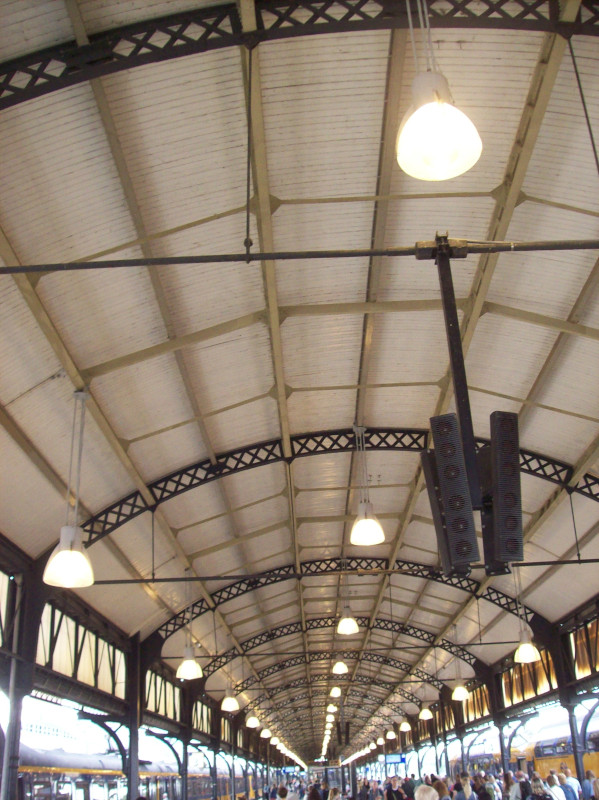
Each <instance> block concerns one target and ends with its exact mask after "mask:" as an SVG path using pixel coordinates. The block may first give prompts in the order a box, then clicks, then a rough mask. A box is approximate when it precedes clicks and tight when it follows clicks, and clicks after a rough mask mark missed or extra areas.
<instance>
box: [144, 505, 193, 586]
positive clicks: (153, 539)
mask: <svg viewBox="0 0 599 800" xmlns="http://www.w3.org/2000/svg"><path fill="white" fill-rule="evenodd" d="M151 513H152V580H154V578H155V577H156V560H155V559H156V550H155V547H154V544H155V538H154V537H155V531H154V518H155V514H156V509H155V508H154V509H152V512H151ZM185 571H186V572H187V570H185ZM186 577H187V576H186Z"/></svg>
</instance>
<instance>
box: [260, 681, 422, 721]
mask: <svg viewBox="0 0 599 800" xmlns="http://www.w3.org/2000/svg"><path fill="white" fill-rule="evenodd" d="M329 682H331V676H330V675H326V674H323V675H312V676H311V677H310V680H308V679H307V678H306V676H305V675H304V676H302V677H301V678H295V680H292V681H289V682H288V683H285V684H280V685H278V686H273V687H272V688H269V690H268V694H267V693H266V692H264V693H263V694H261V695H259V696H258V697H254V698H253V699H252V700H251V701H250V702H249V703H248V704H247V706H246V708H245V710H246V711H247V710H249V709H252V710H253V709H256V708H258V707H260V706H261V705H264V704H265V703H270V702H271V701H272V698H273V697H276V695H278V694H282V693H283V692H288V691H290V690H292V689H299V688H301V687H305V686H311V687H312V692H313V694H314V693H320V689H319V688H318V686H316V687H315V684H319V683H329ZM335 683H349V684H360V686H366V687H369V686H372V685H373V684H375V683H376V685H377V686H380V687H381V688H382V689H385V690H392V689H393V688H394V686H395V684H391V683H385V682H381V681H379V680H377V681H374V680H372V678H369V677H368V676H366V675H360V674H358V675H356V676H355V677H354V678H350V676H349V675H335ZM325 691H326V689H325ZM350 692H351V690H350ZM356 694H358V693H356ZM307 697H308V695H307V694H306V695H300V696H298V697H297V698H296V699H297V700H305V699H306V698H307ZM410 702H411V701H410ZM419 702H420V701H419ZM377 705H380V703H378V704H377ZM385 707H386V708H390V709H391V710H392V711H394V712H397V713H398V714H404V713H405V711H404V710H403V709H402V707H401V706H400V705H397V704H395V703H385ZM276 708H277V707H275V708H274V709H273V710H275V711H276Z"/></svg>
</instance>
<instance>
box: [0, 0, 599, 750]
mask: <svg viewBox="0 0 599 800" xmlns="http://www.w3.org/2000/svg"><path fill="white" fill-rule="evenodd" d="M407 10H408V8H407V6H406V4H405V2H404V0H397V2H389V0H369V1H368V2H365V0H327V2H324V0H297V1H295V2H292V1H291V0H280V1H279V0H275V1H274V2H265V0H240V2H239V3H238V4H237V5H235V4H230V5H219V4H218V3H217V4H214V3H210V2H205V1H204V0H170V1H169V2H167V1H166V0H152V2H133V0H131V1H130V2H122V0H60V1H59V2H57V1H56V0H35V2H34V0H21V1H20V2H14V0H13V1H12V2H11V1H10V0H2V1H1V2H0V17H1V19H2V25H1V26H0V60H1V61H2V63H1V64H0V186H1V192H0V257H1V260H2V264H3V267H4V269H3V274H1V275H0V285H1V293H0V310H1V314H0V363H1V369H0V403H1V408H0V415H1V417H0V418H1V422H2V425H1V428H0V437H1V445H2V449H1V452H2V457H1V459H0V481H1V486H2V490H1V499H0V533H2V535H3V536H4V537H5V538H6V539H7V540H9V541H11V542H13V543H15V544H16V545H18V546H19V547H20V548H21V549H22V550H24V551H25V552H26V553H27V554H28V555H29V556H31V557H33V558H40V557H42V556H43V555H44V554H46V553H47V552H48V551H49V549H50V548H51V547H52V546H54V545H55V544H56V542H57V541H58V536H59V531H60V528H61V526H62V525H63V524H64V517H65V494H66V484H67V481H68V470H69V457H70V443H71V424H72V414H73V405H74V400H73V393H74V392H75V391H78V390H82V389H85V390H86V391H87V393H88V395H87V418H86V425H85V434H84V445H83V455H82V477H81V509H80V511H81V523H82V525H83V529H84V532H85V538H86V540H87V542H88V543H90V546H89V548H88V550H87V552H88V554H89V556H90V558H91V561H92V563H93V567H94V571H95V577H96V581H97V583H96V585H94V586H92V587H90V588H87V589H80V590H77V593H78V594H79V595H80V597H81V598H83V599H84V600H85V601H86V602H87V603H89V604H90V605H91V606H92V607H93V608H94V609H96V610H97V611H98V612H100V613H101V614H102V615H104V616H105V617H106V618H108V619H109V620H110V621H111V622H113V623H114V624H115V625H116V626H118V627H119V628H120V629H121V630H123V631H124V632H125V633H126V634H127V635H133V634H135V633H139V634H140V636H141V639H142V641H144V640H145V639H147V638H148V637H149V636H151V635H152V634H153V633H154V632H156V631H159V632H160V634H161V635H162V636H163V638H164V644H163V647H162V651H161V655H162V658H163V659H164V661H165V663H166V664H168V665H170V666H172V667H173V669H175V668H176V666H177V663H178V660H179V659H180V657H181V656H182V654H183V647H184V644H185V630H186V624H185V623H187V622H188V616H189V615H187V614H183V615H182V614H181V612H182V611H184V609H186V608H187V607H188V605H189V601H190V600H191V601H192V602H194V603H195V604H196V605H195V606H194V615H193V616H194V619H193V621H192V622H191V625H190V627H191V634H192V639H193V642H194V647H195V652H196V654H197V656H198V659H199V661H200V662H201V663H202V665H203V666H204V667H205V668H206V673H207V675H208V677H207V680H206V689H207V691H208V693H211V694H212V695H213V696H214V697H215V698H218V699H220V698H221V697H222V694H223V691H224V689H225V688H226V687H227V685H228V684H229V683H232V684H233V685H235V686H237V687H238V691H240V689H243V691H242V692H240V699H241V705H242V708H243V707H245V706H247V705H248V704H252V708H253V709H254V710H255V711H256V713H257V715H258V716H259V718H260V720H261V722H263V723H264V722H268V724H269V727H270V728H271V730H272V732H273V734H274V733H276V734H277V735H278V736H280V737H281V738H282V740H283V741H285V743H286V744H287V745H288V746H289V747H290V748H291V749H292V750H294V751H295V752H297V753H298V754H299V755H300V756H302V757H303V758H304V759H307V758H313V757H314V756H317V755H318V754H319V753H320V750H321V744H322V738H323V732H324V725H325V706H326V703H327V702H328V691H329V689H330V687H331V686H332V685H334V681H333V678H332V676H331V668H332V665H333V663H334V661H335V660H336V659H337V657H338V656H339V654H340V653H341V652H342V651H345V657H346V662H347V665H348V667H349V672H348V676H347V677H346V678H344V679H343V680H342V686H343V699H344V705H345V711H344V715H345V716H344V721H348V722H349V723H350V738H351V745H350V746H348V747H346V748H345V749H344V752H345V753H346V754H348V753H349V752H352V751H353V750H354V749H356V748H357V747H359V746H363V745H364V743H365V742H367V741H368V738H365V736H366V734H365V731H370V730H374V729H375V728H376V730H384V729H385V725H386V722H387V721H389V720H395V721H398V720H399V718H400V717H401V716H402V714H404V713H408V714H416V713H417V711H418V708H419V707H420V706H421V705H422V704H426V703H429V702H431V701H433V700H434V699H436V698H438V696H439V688H440V686H441V685H442V684H450V685H451V682H452V681H453V680H454V678H455V677H456V674H457V672H458V671H459V673H460V675H461V677H463V678H472V677H473V676H474V674H475V670H476V664H477V663H479V662H480V663H482V664H494V663H496V662H497V661H498V660H499V659H501V658H503V657H505V656H509V655H510V654H511V653H512V652H513V650H514V644H513V641H514V640H515V639H517V638H518V620H517V617H516V615H515V613H514V611H515V604H514V602H513V601H514V597H515V596H516V593H517V592H518V587H517V580H516V577H517V575H519V576H520V583H521V597H520V599H521V602H522V604H523V613H525V614H532V613H533V612H536V614H538V615H539V616H540V617H543V618H544V619H546V620H548V621H549V622H551V623H553V622H556V621H558V620H560V619H561V618H563V617H564V615H567V614H568V613H570V612H571V611H573V610H574V609H576V608H578V607H579V606H581V605H582V604H584V603H585V602H587V601H588V600H589V599H591V598H592V597H593V596H594V595H595V593H596V591H597V580H596V576H597V565H596V564H595V565H593V564H587V565H584V564H583V565H580V566H572V565H561V566H555V565H554V566H551V565H547V564H545V565H541V566H523V567H519V568H517V569H515V570H514V573H513V574H508V575H503V576H495V577H490V578H489V577H487V576H486V575H485V571H484V569H483V568H482V567H480V566H479V567H476V568H475V569H474V570H473V571H472V574H471V576H470V577H469V578H468V579H450V578H444V577H443V576H442V575H441V574H440V572H439V570H438V569H437V568H438V566H439V563H440V561H439V551H438V546H437V540H436V536H435V528H434V526H433V521H432V515H431V509H430V505H429V502H428V498H427V493H426V490H425V485H424V480H423V476H422V472H421V467H420V451H421V450H422V449H423V448H424V447H426V446H427V444H429V439H428V430H429V429H430V423H429V418H430V417H431V416H433V415H438V414H441V413H445V412H446V411H451V410H453V409H454V400H453V398H454V393H453V385H452V382H451V379H450V373H449V357H448V350H447V342H446V335H445V327H444V319H443V313H442V307H441V293H440V288H439V281H438V276H437V270H436V267H435V263H434V260H432V259H428V260H427V259H424V260H417V259H416V258H415V257H414V256H413V255H412V256H406V257H399V256H389V255H387V254H385V255H377V254H373V253H372V252H371V251H373V250H374V251H376V252H378V251H384V250H386V249H389V248H395V247H406V248H413V247H414V245H415V243H416V242H421V241H433V240H434V239H435V234H436V233H437V232H440V233H445V232H447V233H448V235H449V237H450V238H454V239H463V240H467V241H469V242H477V241H478V242H480V241H483V242H484V241H515V242H518V241H528V242H530V241H540V240H543V241H547V240H583V239H584V240H586V239H589V240H591V239H595V240H596V239H598V238H599V173H598V170H599V162H598V160H597V151H596V145H594V144H593V139H592V135H591V134H592V133H594V136H595V142H597V141H599V47H598V44H599V39H598V38H597V36H598V34H599V17H598V13H597V4H596V3H595V2H593V1H592V0H585V2H582V3H581V2H580V0H565V2H563V3H561V4H560V3H558V2H556V0H535V2H530V1H529V0H510V2H504V1H503V0H471V2H462V1H461V0H460V2H458V0H429V4H428V16H429V19H430V26H431V32H430V38H431V47H432V52H433V54H434V56H435V59H436V62H437V65H438V69H439V70H440V71H441V72H442V73H443V74H444V75H445V77H446V78H447V80H448V83H449V86H450V89H451V92H452V95H453V99H454V101H455V103H456V105H457V106H458V107H459V108H460V109H461V110H462V111H464V112H465V113H466V114H467V115H468V116H469V117H470V119H471V120H472V121H473V123H474V124H475V126H476V128H477V130H478V132H479V134H480V137H481V140H482V143H483V150H482V155H481V157H480V160H479V161H478V162H477V164H476V165H475V166H474V167H473V168H472V169H470V170H469V171H468V172H466V173H465V174H463V175H462V176H460V177H456V178H453V179H451V180H447V181H442V182H437V181H421V180H417V179H415V178H413V177H409V176H408V175H407V174H406V173H405V172H403V171H402V170H401V169H400V168H399V166H398V164H397V161H396V155H395V140H396V136H397V131H398V127H399V125H400V122H401V120H402V118H403V117H404V115H405V113H406V111H407V110H408V108H409V106H410V104H411V95H410V85H411V82H412V79H413V78H414V75H415V70H416V67H415V63H414V58H413V53H412V48H411V43H410V35H409V30H408V15H407ZM410 11H411V13H412V17H413V19H414V22H415V25H416V30H415V36H414V38H415V45H416V50H417V53H418V56H419V58H420V60H421V67H423V65H424V61H423V57H424V50H425V48H424V44H425V37H423V35H422V34H421V31H420V27H419V22H418V14H417V4H416V2H414V3H413V4H412V6H411V8H410ZM248 109H249V111H250V113H248ZM248 145H249V147H250V149H251V159H250V162H249V163H248ZM248 181H249V182H248ZM348 250H356V251H361V254H351V253H350V254H347V253H344V252H343V251H348ZM246 251H247V253H249V254H250V256H251V257H250V258H246V257H245V254H246ZM306 251H334V254H333V255H331V254H329V255H331V257H324V256H321V257H313V258H309V259H308V258H305V257H304V256H303V254H305V252H306ZM260 253H269V254H275V255H274V256H273V255H270V256H268V257H265V258H260V257H258V258H257V259H256V258H253V256H254V255H255V254H260ZM223 254H233V256H234V257H233V258H231V259H228V260H227V259H221V258H219V256H221V255H223ZM277 254H280V256H279V257H277ZM198 256H213V257H214V260H213V261H210V260H209V259H208V260H206V259H205V260H204V261H199V262H196V263H194V262H193V261H192V257H198ZM283 256H285V257H283ZM598 256H599V253H598V251H597V250H596V249H591V248H589V249H582V250H564V251H549V252H537V251H531V252H505V253H501V254H492V253H487V254H475V253H470V254H469V255H468V256H467V257H466V258H454V259H452V261H451V266H452V271H453V280H454V286H455V294H456V298H457V308H458V316H459V322H460V325H461V333H462V341H463V348H464V353H465V364H466V373H467V382H468V387H469V399H470V404H471V409H472V418H473V424H474V434H475V436H476V437H477V439H485V438H488V437H489V415H490V413H491V412H492V411H494V410H498V409H499V410H503V411H511V412H516V413H517V414H518V415H519V422H520V447H521V448H522V453H523V455H522V469H523V471H522V497H523V499H522V503H523V514H524V540H525V548H524V554H525V561H527V562H530V561H534V562H539V561H542V562H551V561H554V560H567V559H571V558H574V557H576V554H577V547H578V552H579V553H580V555H581V557H582V558H583V559H592V558H596V557H599V536H598V535H597V532H598V531H599V502H598V499H599V489H598V486H599V383H598V376H599V369H598V367H599V290H598V286H599V280H598V276H599V261H598ZM131 260H134V261H133V264H132V263H131ZM72 262H75V263H77V264H78V265H79V266H80V267H81V266H82V265H83V266H89V262H101V263H100V264H99V265H97V266H96V267H94V268H89V269H79V268H78V269H72V270H71V269H62V268H60V265H65V264H70V263H72ZM19 266H22V267H32V266H36V267H37V269H36V270H24V271H20V272H19V271H10V270H7V269H6V268H14V267H19ZM354 425H359V426H363V427H364V428H365V429H366V430H365V436H366V474H367V476H368V477H367V480H368V483H369V486H370V499H371V502H372V503H373V506H374V510H375V513H376V514H377V515H378V517H379V520H380V521H381V523H382V526H383V529H384V533H385V541H384V543H382V544H379V545H377V546H375V547H370V548H364V547H357V546H354V545H351V544H350V539H349V537H350V530H351V526H352V522H353V519H354V517H355V515H356V513H357V510H358V499H359V489H360V481H361V474H362V473H361V471H360V469H359V463H358V462H359V459H358V458H357V457H356V452H355V437H354V433H353V426H354ZM264 443H266V444H264ZM573 521H575V525H576V533H577V540H578V545H577V543H576V537H575V530H574V525H573ZM480 535H481V534H480V531H479V539H480ZM481 554H482V546H481ZM481 557H482V555H481ZM389 565H391V566H392V568H393V570H394V574H393V575H392V576H391V577H390V575H389V569H388V567H389ZM516 573H517V575H516ZM186 574H187V575H190V576H191V577H199V578H200V580H197V581H195V582H193V583H191V584H190V585H191V593H190V595H188V589H187V585H188V584H185V583H183V582H175V580H174V579H176V578H183V577H184V576H185V575H186ZM153 575H154V576H155V577H156V578H160V579H165V578H166V579H173V580H172V581H171V582H168V581H165V582H151V581H150V582H148V583H133V582H127V581H129V580H130V579H135V580H137V579H148V580H149V579H151V578H152V576H153ZM109 580H111V581H114V580H117V581H118V580H122V581H124V582H122V583H116V584H111V585H107V584H101V581H109ZM231 587H233V588H231ZM345 596H347V597H348V600H349V604H350V607H351V610H352V612H353V613H354V615H355V616H357V617H358V618H359V619H358V622H359V632H358V633H357V634H354V635H352V636H348V637H342V636H340V635H338V634H337V633H336V624H335V620H336V618H337V617H338V616H339V615H340V613H341V612H342V610H343V608H342V607H343V599H342V598H343V597H345ZM477 598H478V599H477ZM211 609H215V610H214V614H213V613H212V611H211ZM177 615H178V616H177ZM213 616H214V617H215V623H216V625H215V627H216V642H215V634H214V630H213V627H214V626H213ZM434 643H437V645H438V646H437V647H432V646H431V645H433V644H434ZM455 644H459V645H461V646H462V648H461V649H460V648H455V647H452V645H455ZM232 648H235V649H236V650H237V653H238V654H239V653H241V652H243V651H245V655H244V656H243V657H240V656H239V655H238V656H237V657H236V658H224V659H223V660H222V662H219V664H216V665H212V666H213V669H210V664H211V660H212V657H213V656H214V655H215V654H222V653H224V652H226V651H229V650H231V649H232ZM476 659H478V662H477V661H476ZM216 667H219V668H218V669H217V668H216ZM240 684H241V686H240ZM282 687H287V688H282ZM373 722H374V723H376V724H375V726H374V728H373V727H369V726H371V724H372V723H373Z"/></svg>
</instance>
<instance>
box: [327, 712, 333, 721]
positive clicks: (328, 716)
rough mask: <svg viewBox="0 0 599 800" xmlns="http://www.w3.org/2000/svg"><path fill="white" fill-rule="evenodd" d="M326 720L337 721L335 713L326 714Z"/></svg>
mask: <svg viewBox="0 0 599 800" xmlns="http://www.w3.org/2000/svg"><path fill="white" fill-rule="evenodd" d="M326 721H327V722H335V717H334V716H333V714H327V715H326Z"/></svg>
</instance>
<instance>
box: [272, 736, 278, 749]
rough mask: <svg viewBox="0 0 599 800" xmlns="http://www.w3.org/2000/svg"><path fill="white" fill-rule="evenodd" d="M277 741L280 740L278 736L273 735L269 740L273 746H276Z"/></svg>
mask: <svg viewBox="0 0 599 800" xmlns="http://www.w3.org/2000/svg"><path fill="white" fill-rule="evenodd" d="M279 741H280V740H279V737H278V736H273V737H272V739H271V740H270V743H271V744H272V745H273V746H274V747H276V746H277V745H278V744H279Z"/></svg>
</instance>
